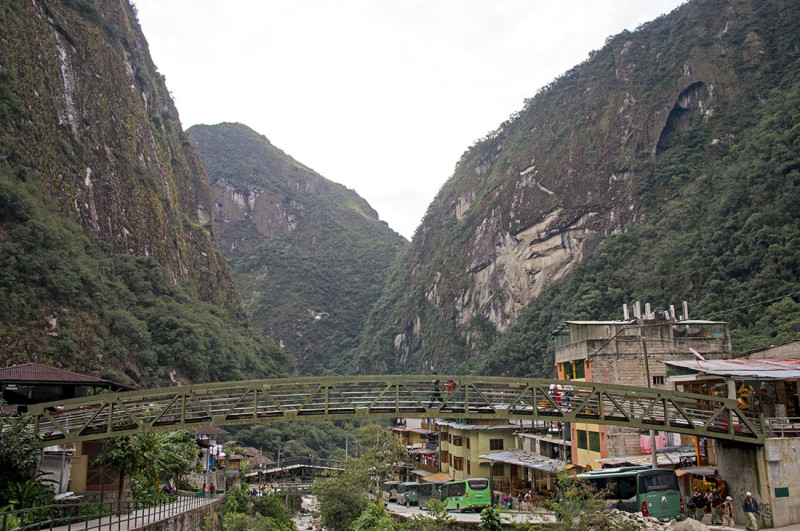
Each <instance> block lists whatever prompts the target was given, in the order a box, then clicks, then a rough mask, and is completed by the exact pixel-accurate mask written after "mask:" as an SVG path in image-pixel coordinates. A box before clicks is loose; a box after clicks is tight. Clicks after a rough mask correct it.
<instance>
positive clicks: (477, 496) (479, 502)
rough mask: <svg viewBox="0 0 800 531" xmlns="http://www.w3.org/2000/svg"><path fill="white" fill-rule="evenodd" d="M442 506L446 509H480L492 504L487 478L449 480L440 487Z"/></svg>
mask: <svg viewBox="0 0 800 531" xmlns="http://www.w3.org/2000/svg"><path fill="white" fill-rule="evenodd" d="M440 491H441V493H442V501H443V502H444V507H445V509H446V510H448V511H452V510H456V511H459V512H461V511H466V510H468V509H474V510H476V511H481V510H482V509H483V508H484V507H488V506H490V505H491V504H492V495H491V489H490V488H489V480H488V479H486V478H475V479H462V480H458V481H450V482H448V483H445V484H444V485H442V486H441V487H440Z"/></svg>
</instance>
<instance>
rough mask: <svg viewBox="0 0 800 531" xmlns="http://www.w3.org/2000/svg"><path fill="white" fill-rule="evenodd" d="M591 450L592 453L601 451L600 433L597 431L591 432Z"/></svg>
mask: <svg viewBox="0 0 800 531" xmlns="http://www.w3.org/2000/svg"><path fill="white" fill-rule="evenodd" d="M589 450H591V451H592V452H599V451H600V432H597V431H590V432H589Z"/></svg>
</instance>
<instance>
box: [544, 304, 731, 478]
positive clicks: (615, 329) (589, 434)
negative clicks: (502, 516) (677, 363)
mask: <svg viewBox="0 0 800 531" xmlns="http://www.w3.org/2000/svg"><path fill="white" fill-rule="evenodd" d="M624 313H625V319H624V320H622V321H565V322H564V323H563V324H562V325H561V326H559V327H558V328H557V329H556V330H555V331H554V332H553V335H554V336H555V346H556V348H555V361H556V367H557V370H558V378H559V379H560V380H576V381H586V382H601V383H608V384H617V385H631V386H636V387H649V388H654V389H664V390H670V389H672V385H671V384H670V383H668V382H667V381H666V366H665V365H664V362H666V361H672V360H694V359H696V358H695V354H694V352H693V351H695V352H698V353H699V354H700V355H701V356H702V357H704V358H705V359H726V358H730V357H731V355H732V354H731V341H730V334H729V331H728V324H727V323H725V322H719V321H704V320H690V319H686V318H685V315H686V314H687V313H688V308H686V306H685V305H684V316H681V318H676V317H675V312H674V309H671V310H670V311H663V310H655V311H652V312H651V311H650V308H649V305H646V308H645V311H644V312H643V313H642V312H641V311H639V309H638V304H637V309H636V311H635V312H634V317H632V318H631V317H629V316H628V315H627V307H625V312H624ZM564 391H565V390H561V391H560V392H564ZM569 430H570V437H569V439H570V440H572V441H574V443H575V444H573V445H572V463H573V464H575V465H578V466H582V467H587V468H589V467H591V468H600V467H601V462H600V461H599V460H600V459H604V458H607V457H613V456H625V455H633V454H637V453H640V452H647V451H649V450H650V448H649V446H650V441H651V439H650V437H649V436H648V434H647V432H643V433H640V432H639V431H638V430H634V429H631V428H622V427H616V426H598V425H592V424H581V423H575V424H572V425H571V426H570V428H569ZM643 436H644V437H643ZM655 441H656V445H657V447H661V446H672V445H674V444H679V443H680V441H679V440H678V439H677V437H673V436H672V434H662V435H659V436H657V437H656V438H655Z"/></svg>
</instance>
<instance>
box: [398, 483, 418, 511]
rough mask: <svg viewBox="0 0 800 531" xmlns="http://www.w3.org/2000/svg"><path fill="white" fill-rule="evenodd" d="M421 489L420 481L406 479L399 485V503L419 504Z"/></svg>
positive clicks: (406, 504)
mask: <svg viewBox="0 0 800 531" xmlns="http://www.w3.org/2000/svg"><path fill="white" fill-rule="evenodd" d="M418 490H419V483H417V482H414V481H406V482H404V483H400V484H399V485H398V486H397V503H399V504H400V505H405V506H406V507H408V506H410V505H416V504H417V500H418V498H417V491H418Z"/></svg>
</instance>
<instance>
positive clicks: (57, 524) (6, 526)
mask: <svg viewBox="0 0 800 531" xmlns="http://www.w3.org/2000/svg"><path fill="white" fill-rule="evenodd" d="M171 498H173V500H172V501H168V502H165V503H143V502H135V501H123V502H103V503H99V502H96V503H95V502H90V503H59V504H55V505H46V506H42V507H34V508H32V509H20V510H17V511H9V512H4V513H0V531H11V530H12V529H13V530H20V531H27V530H45V529H47V530H52V531H89V530H94V529H96V530H108V531H112V530H113V531H124V530H133V529H137V528H139V527H142V526H145V525H148V524H152V523H155V522H158V521H161V520H165V519H167V518H170V517H172V516H176V515H178V514H181V513H184V512H186V511H190V510H192V509H195V508H197V507H201V506H203V505H207V504H209V503H213V502H215V501H217V500H218V499H221V498H219V497H217V498H201V497H197V495H196V494H195V493H188V492H187V493H182V492H181V493H179V494H177V495H173V496H171Z"/></svg>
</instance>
